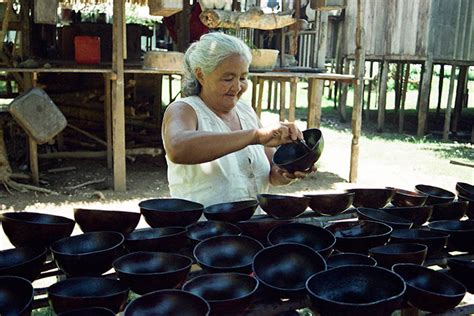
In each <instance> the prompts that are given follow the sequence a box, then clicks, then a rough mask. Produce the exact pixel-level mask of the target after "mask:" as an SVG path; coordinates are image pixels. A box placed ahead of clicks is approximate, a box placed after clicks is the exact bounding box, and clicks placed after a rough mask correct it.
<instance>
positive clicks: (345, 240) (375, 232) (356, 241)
mask: <svg viewBox="0 0 474 316" xmlns="http://www.w3.org/2000/svg"><path fill="white" fill-rule="evenodd" d="M325 228H326V229H327V230H329V231H330V232H331V233H333V235H334V236H335V237H336V245H335V248H336V249H337V250H339V251H341V252H357V253H367V251H368V250H369V249H370V248H372V247H376V246H381V245H384V244H385V243H386V242H387V241H388V239H389V238H390V233H391V232H392V227H390V226H388V225H387V224H383V223H379V222H374V221H357V222H354V221H352V222H338V223H332V224H329V225H328V226H326V227H325Z"/></svg>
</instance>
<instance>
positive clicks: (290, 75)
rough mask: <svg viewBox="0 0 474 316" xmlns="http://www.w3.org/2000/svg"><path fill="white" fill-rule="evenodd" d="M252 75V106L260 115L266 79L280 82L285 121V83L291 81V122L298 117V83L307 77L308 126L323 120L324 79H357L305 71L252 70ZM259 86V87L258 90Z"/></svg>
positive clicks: (346, 80)
mask: <svg viewBox="0 0 474 316" xmlns="http://www.w3.org/2000/svg"><path fill="white" fill-rule="evenodd" d="M250 77H251V78H252V81H253V86H252V107H253V108H254V109H255V111H256V112H257V115H258V116H259V117H260V114H261V112H262V98H263V83H264V82H265V80H270V81H271V80H273V81H278V82H280V86H281V87H280V121H284V120H285V118H286V114H285V111H286V105H285V83H286V82H290V106H289V112H288V120H289V121H290V122H293V121H295V119H296V94H297V83H298V81H299V80H301V79H306V80H307V81H308V121H307V122H308V128H311V127H319V124H320V122H321V101H322V93H323V85H324V80H332V81H338V82H345V83H352V82H353V81H354V79H355V77H354V76H353V75H343V74H333V73H303V72H262V73H260V72H252V73H250ZM257 86H258V87H259V90H258V92H257ZM257 95H258V96H257Z"/></svg>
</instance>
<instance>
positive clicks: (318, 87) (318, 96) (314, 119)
mask: <svg viewBox="0 0 474 316" xmlns="http://www.w3.org/2000/svg"><path fill="white" fill-rule="evenodd" d="M308 80H309V82H308V84H309V86H308V125H307V126H308V128H312V127H316V128H319V127H320V126H321V102H322V96H323V94H322V90H323V88H324V80H318V79H314V78H309V79H308Z"/></svg>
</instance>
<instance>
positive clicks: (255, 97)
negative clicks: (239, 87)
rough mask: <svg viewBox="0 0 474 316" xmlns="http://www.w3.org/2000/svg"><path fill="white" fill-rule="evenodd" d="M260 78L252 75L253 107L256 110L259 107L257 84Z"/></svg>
mask: <svg viewBox="0 0 474 316" xmlns="http://www.w3.org/2000/svg"><path fill="white" fill-rule="evenodd" d="M258 80H259V78H258V77H257V76H253V77H252V108H253V109H254V110H255V109H256V108H257V104H256V99H257V84H258Z"/></svg>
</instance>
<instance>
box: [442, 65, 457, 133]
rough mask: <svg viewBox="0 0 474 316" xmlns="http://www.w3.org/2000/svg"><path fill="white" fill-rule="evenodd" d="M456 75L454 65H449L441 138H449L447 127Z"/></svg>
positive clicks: (449, 119) (448, 125) (449, 122)
mask: <svg viewBox="0 0 474 316" xmlns="http://www.w3.org/2000/svg"><path fill="white" fill-rule="evenodd" d="M455 77H456V65H451V76H450V78H449V92H448V103H447V104H446V111H445V113H444V126H443V140H444V141H448V140H449V127H450V126H451V109H452V104H453V95H454V80H455Z"/></svg>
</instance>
